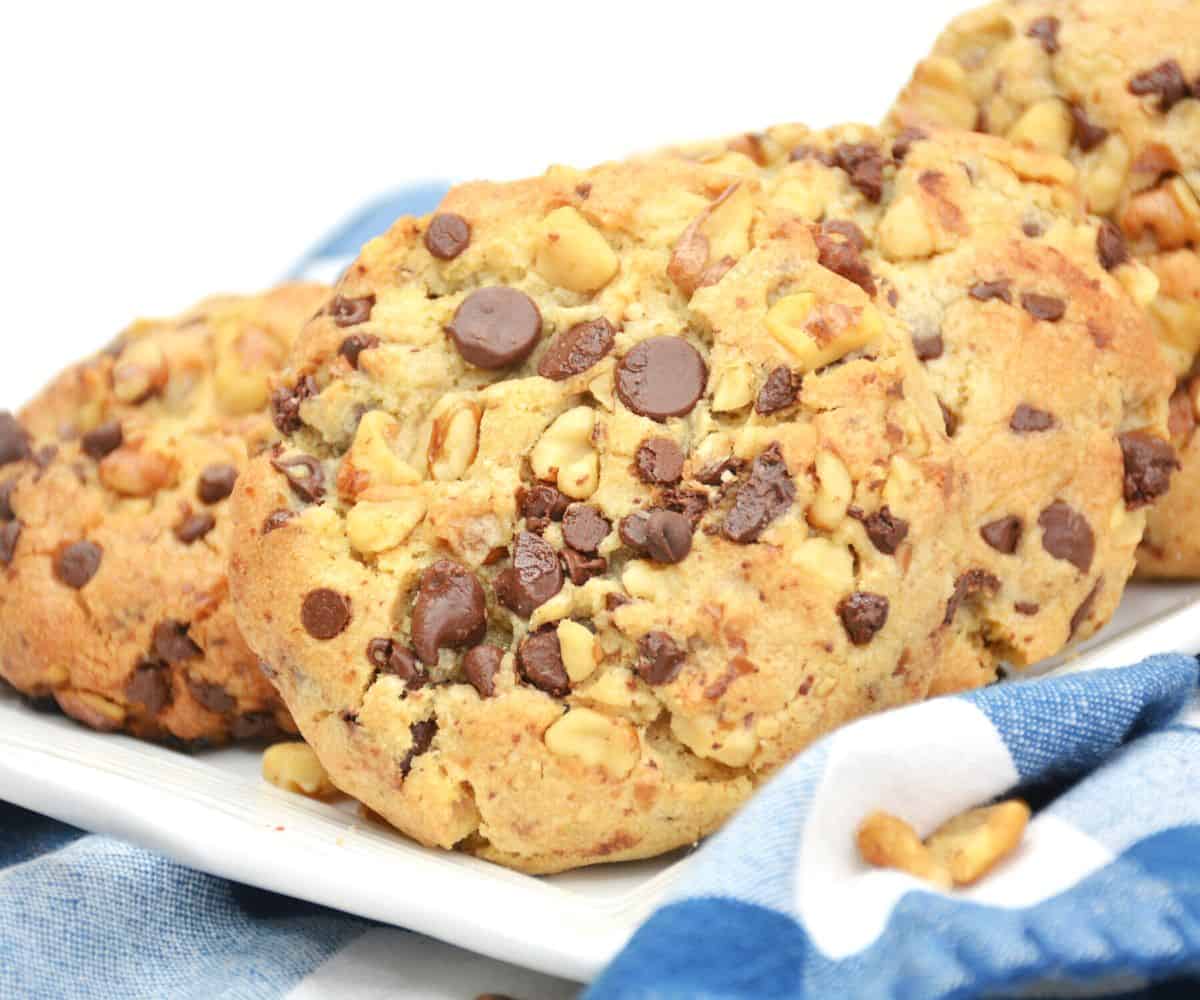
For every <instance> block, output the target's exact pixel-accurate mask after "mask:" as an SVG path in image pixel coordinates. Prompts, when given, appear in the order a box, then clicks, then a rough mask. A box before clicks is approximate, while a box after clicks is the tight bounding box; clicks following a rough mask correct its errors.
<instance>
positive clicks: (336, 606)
mask: <svg viewBox="0 0 1200 1000" xmlns="http://www.w3.org/2000/svg"><path fill="white" fill-rule="evenodd" d="M300 622H301V624H302V625H303V626H304V631H305V632H307V633H308V634H309V635H311V636H312V637H313V638H314V639H332V638H333V637H334V636H335V635H340V634H341V633H342V632H343V631H344V630H345V628H346V626H347V625H349V624H350V598H348V597H347V596H346V595H345V594H339V593H338V592H337V591H336V590H330V589H329V588H328V587H318V588H317V589H316V590H310V591H309V592H308V593H307V594H305V595H304V603H303V604H302V605H301V606H300Z"/></svg>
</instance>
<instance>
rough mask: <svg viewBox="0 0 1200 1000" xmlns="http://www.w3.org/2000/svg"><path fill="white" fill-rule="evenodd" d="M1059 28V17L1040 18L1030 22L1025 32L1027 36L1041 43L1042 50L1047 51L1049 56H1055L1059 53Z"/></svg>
mask: <svg viewBox="0 0 1200 1000" xmlns="http://www.w3.org/2000/svg"><path fill="white" fill-rule="evenodd" d="M1059 27H1060V24H1059V20H1058V18H1057V17H1052V16H1046V17H1039V18H1035V19H1034V20H1032V21H1030V22H1029V27H1028V28H1027V29H1026V30H1025V34H1026V35H1028V36H1029V37H1030V38H1036V39H1037V40H1038V41H1039V42H1041V43H1042V48H1043V49H1045V50H1046V53H1047V54H1048V55H1054V54H1055V53H1056V52H1057V51H1058V29H1059Z"/></svg>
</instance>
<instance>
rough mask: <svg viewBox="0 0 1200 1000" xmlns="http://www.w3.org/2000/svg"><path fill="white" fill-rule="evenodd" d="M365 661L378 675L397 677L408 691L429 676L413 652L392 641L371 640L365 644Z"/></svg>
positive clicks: (384, 639) (426, 680)
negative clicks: (368, 662) (367, 661)
mask: <svg viewBox="0 0 1200 1000" xmlns="http://www.w3.org/2000/svg"><path fill="white" fill-rule="evenodd" d="M367 659H368V660H369V661H370V663H371V665H372V666H374V667H375V669H376V670H377V671H379V673H381V674H390V675H391V676H393V677H399V678H400V679H401V680H402V681H404V684H405V686H406V687H407V688H408V689H409V690H410V691H415V690H416V689H417V688H420V687H424V686H425V684H426V683H427V682H428V681H429V674H428V673H427V672H426V670H425V667H424V666H422V665H421V663H420V662H419V661H418V660H417V658H416V656H415V655H414V654H413V652H412V651H411V650H408V649H405V648H404V646H402V645H401V644H400V643H398V642H396V641H395V640H394V639H387V638H380V639H372V640H371V641H370V642H369V643H367Z"/></svg>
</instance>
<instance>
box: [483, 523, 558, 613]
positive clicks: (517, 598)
mask: <svg viewBox="0 0 1200 1000" xmlns="http://www.w3.org/2000/svg"><path fill="white" fill-rule="evenodd" d="M562 585H563V571H562V567H561V566H560V565H559V564H558V553H557V552H555V551H554V548H553V547H552V546H551V545H550V543H549V542H546V541H545V540H543V539H541V538H539V537H538V536H537V535H535V534H532V533H531V532H528V531H522V532H521V533H520V534H519V535H517V541H516V544H515V545H514V546H513V555H512V565H511V566H509V567H508V569H505V570H503V571H502V572H501V573H500V575H499V576H497V577H496V599H497V600H499V601H500V603H501V604H503V605H504V606H505V607H506V608H508V609H509V610H510V611H512V612H513V613H514V614H517V615H520V616H521V617H522V618H528V617H529V616H530V615H531V614H533V610H534V608H536V607H538V606H539V605H542V604H545V603H546V602H547V601H548V600H550V598H552V597H553V596H554V595H555V594H557V593H558V592H559V591H560V590H562Z"/></svg>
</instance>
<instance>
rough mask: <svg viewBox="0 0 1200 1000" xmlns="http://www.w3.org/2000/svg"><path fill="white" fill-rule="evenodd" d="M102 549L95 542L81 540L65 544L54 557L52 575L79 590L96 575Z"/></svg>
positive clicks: (102, 552)
mask: <svg viewBox="0 0 1200 1000" xmlns="http://www.w3.org/2000/svg"><path fill="white" fill-rule="evenodd" d="M103 555H104V550H103V549H101V548H100V546H99V545H97V544H96V543H95V542H89V541H86V540H84V541H82V542H73V543H71V544H70V545H65V546H63V547H62V548H60V549H59V550H58V554H57V555H56V556H55V557H54V575H55V576H57V577H58V578H59V580H61V581H62V582H63V583H65V584H66V585H67V586H68V587H74V588H75V589H76V590H81V589H82V588H84V587H86V586H87V584H88V581H89V580H91V578H92V577H93V576H95V575H96V571H97V570H98V569H99V568H100V560H101V558H102V557H103Z"/></svg>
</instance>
